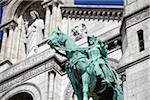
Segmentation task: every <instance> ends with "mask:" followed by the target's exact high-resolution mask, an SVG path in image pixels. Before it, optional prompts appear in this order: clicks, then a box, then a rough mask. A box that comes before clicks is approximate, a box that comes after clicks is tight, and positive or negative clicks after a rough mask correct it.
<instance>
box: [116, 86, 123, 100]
mask: <svg viewBox="0 0 150 100" xmlns="http://www.w3.org/2000/svg"><path fill="white" fill-rule="evenodd" d="M113 91H114V93H113V100H124V97H123V91H122V88H121V86H120V85H119V84H116V85H115V87H114V88H113Z"/></svg>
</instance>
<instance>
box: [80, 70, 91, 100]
mask: <svg viewBox="0 0 150 100" xmlns="http://www.w3.org/2000/svg"><path fill="white" fill-rule="evenodd" d="M89 82H90V77H89V75H88V73H87V72H85V73H84V74H83V75H82V85H83V90H82V92H83V100H88V91H89Z"/></svg>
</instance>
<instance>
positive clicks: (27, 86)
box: [0, 83, 41, 100]
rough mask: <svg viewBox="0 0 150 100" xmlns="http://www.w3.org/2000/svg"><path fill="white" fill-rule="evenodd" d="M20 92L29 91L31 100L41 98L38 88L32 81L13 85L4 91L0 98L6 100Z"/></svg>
mask: <svg viewBox="0 0 150 100" xmlns="http://www.w3.org/2000/svg"><path fill="white" fill-rule="evenodd" d="M22 92H25V93H29V94H30V95H31V96H32V97H33V100H41V92H40V89H39V88H38V87H37V86H36V85H34V84H32V83H24V84H20V85H17V86H16V87H13V88H12V89H10V90H8V91H7V92H5V93H4V94H3V95H2V96H1V97H0V100H8V99H9V98H11V97H12V96H14V95H16V94H18V93H22Z"/></svg>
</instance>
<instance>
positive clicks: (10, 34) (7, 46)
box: [6, 24, 14, 59]
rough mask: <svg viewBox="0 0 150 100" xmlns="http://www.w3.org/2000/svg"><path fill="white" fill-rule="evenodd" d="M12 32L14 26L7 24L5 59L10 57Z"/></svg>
mask: <svg viewBox="0 0 150 100" xmlns="http://www.w3.org/2000/svg"><path fill="white" fill-rule="evenodd" d="M13 33H14V26H13V25H12V24H11V25H10V26H9V35H8V39H7V45H6V48H7V49H6V59H10V56H11V49H12V39H13Z"/></svg>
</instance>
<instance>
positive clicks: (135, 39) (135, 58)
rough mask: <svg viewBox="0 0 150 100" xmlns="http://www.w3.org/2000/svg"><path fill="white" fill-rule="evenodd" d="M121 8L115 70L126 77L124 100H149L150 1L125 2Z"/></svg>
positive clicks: (127, 0) (131, 0)
mask: <svg viewBox="0 0 150 100" xmlns="http://www.w3.org/2000/svg"><path fill="white" fill-rule="evenodd" d="M124 9H125V12H124V20H123V23H122V27H121V34H122V51H123V57H122V59H121V61H120V66H121V68H120V69H119V70H120V71H122V72H123V71H125V74H126V82H125V83H124V91H125V97H126V98H125V100H149V99H150V98H149V96H150V95H149V89H148V88H147V87H149V85H150V82H149V75H150V73H149V71H150V34H149V33H150V25H149V24H150V1H149V0H125V8H124Z"/></svg>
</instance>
